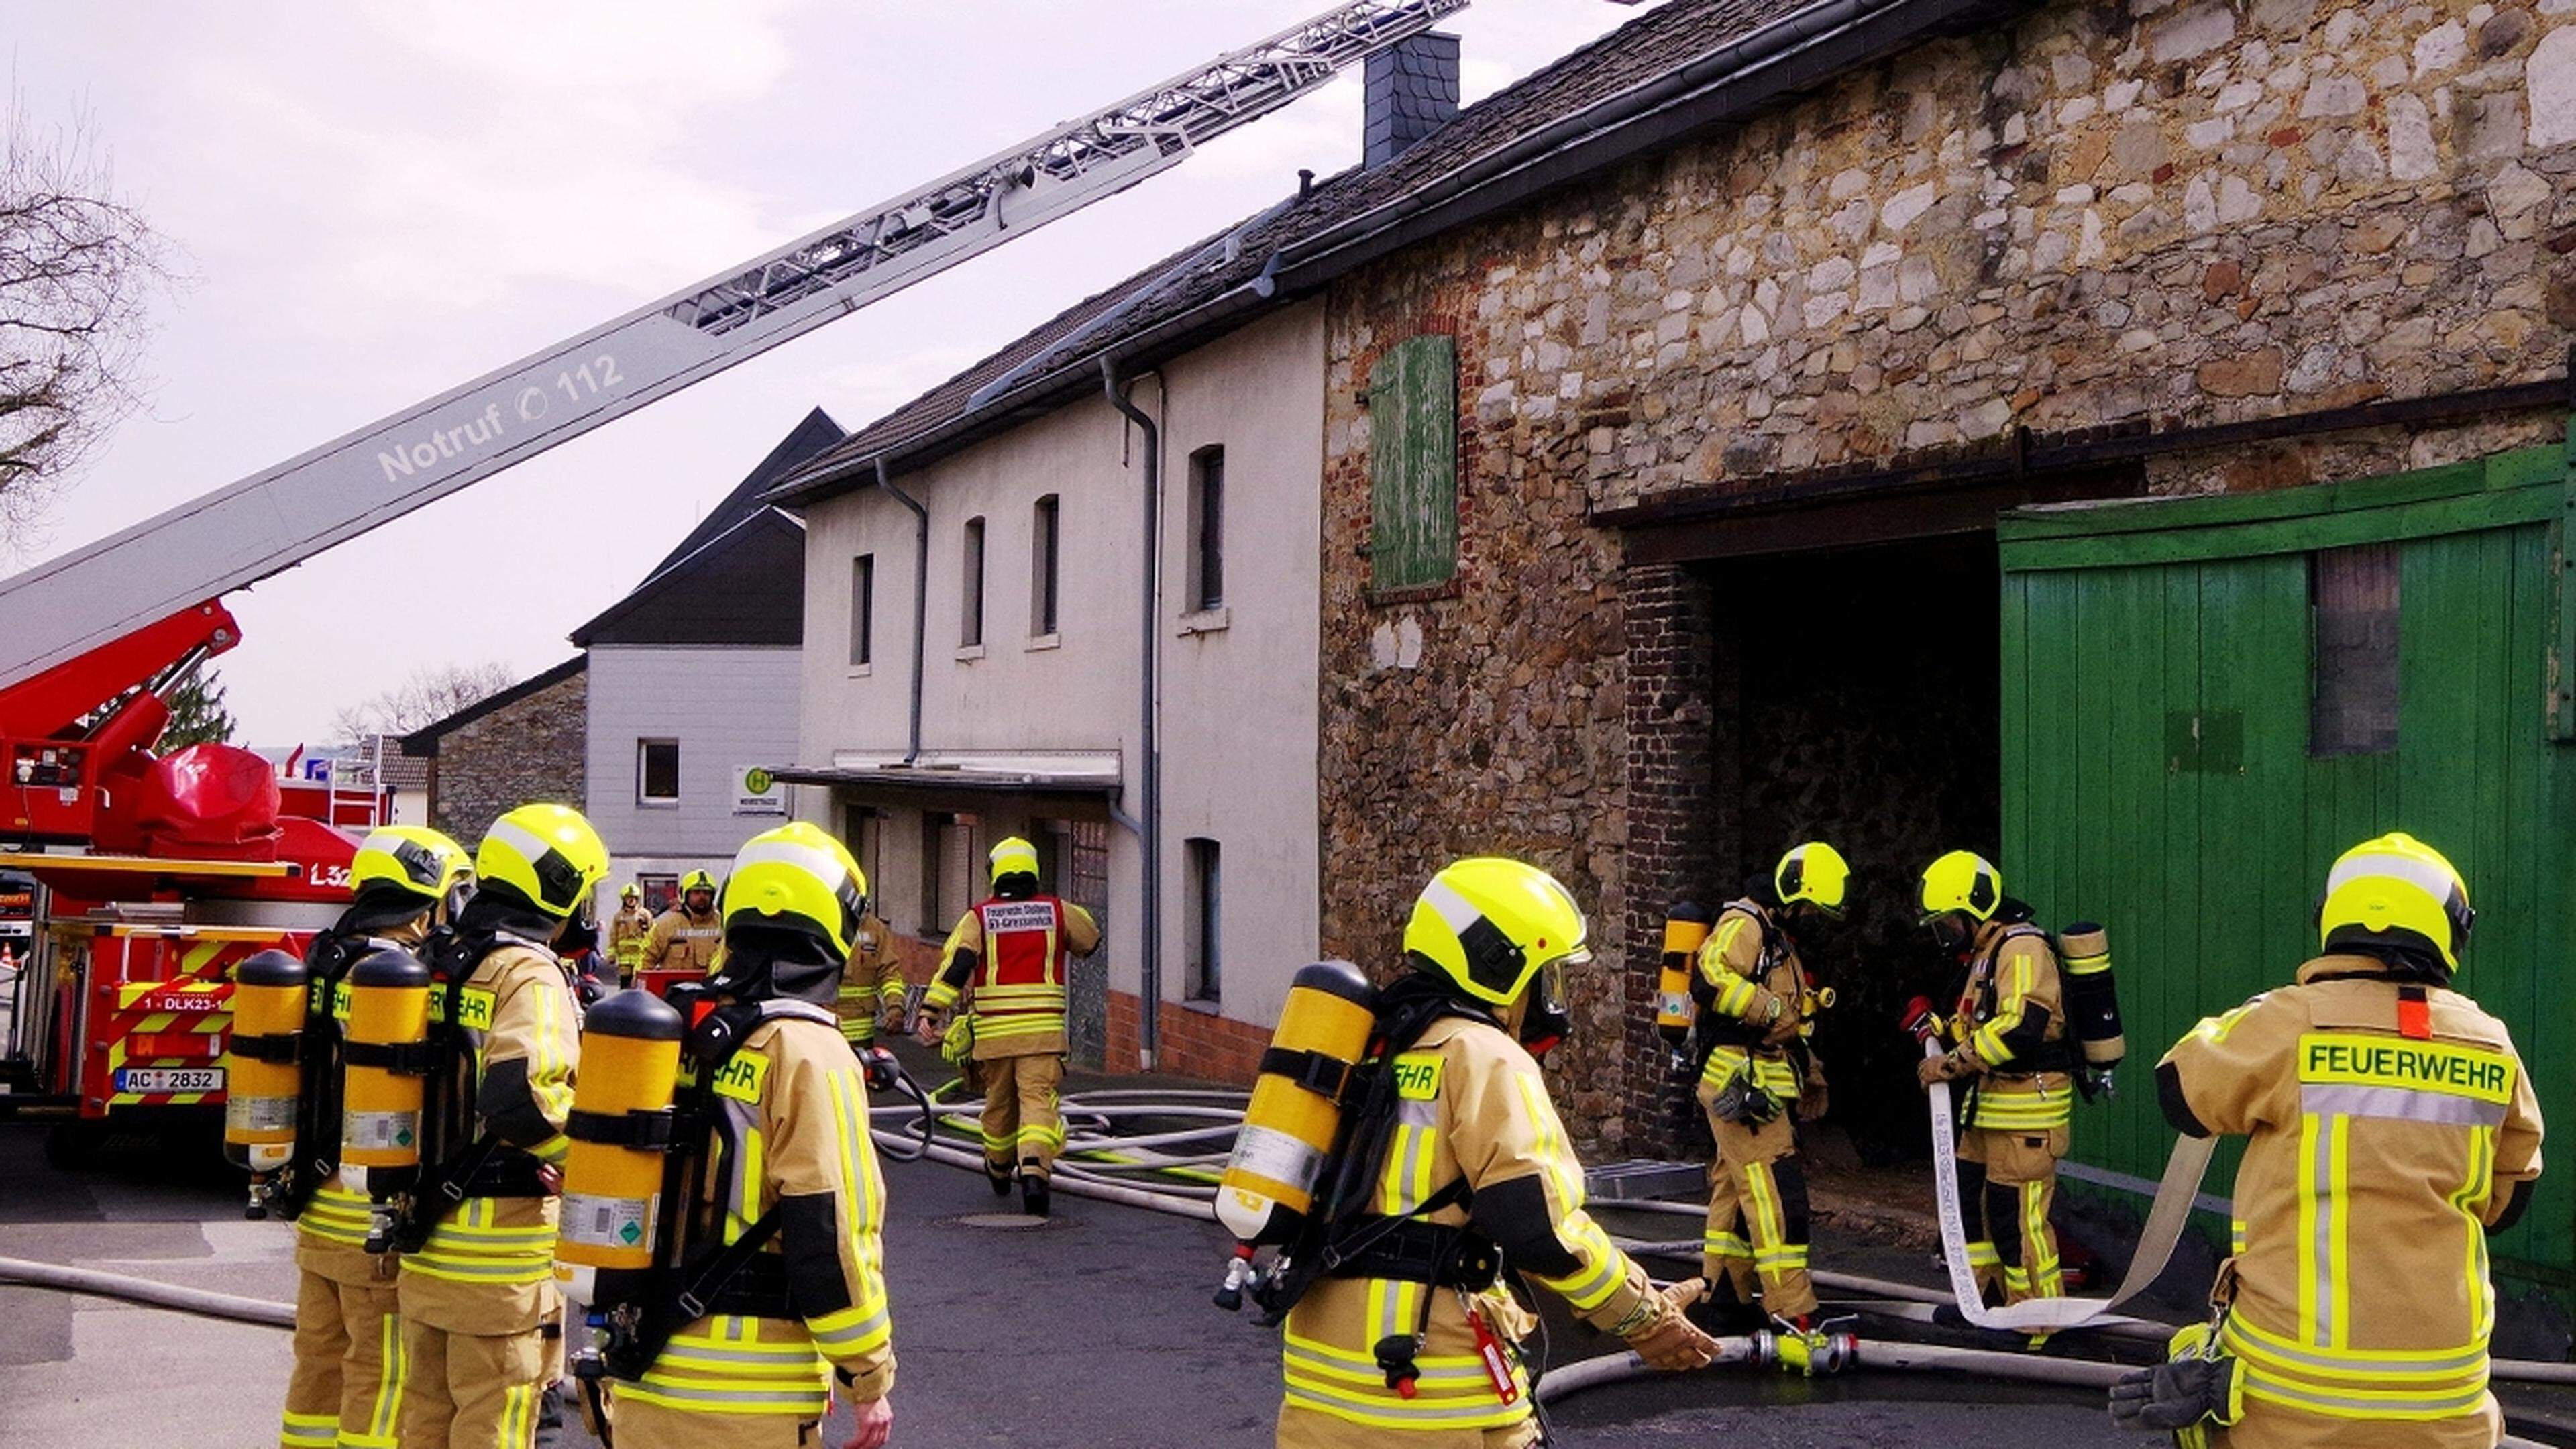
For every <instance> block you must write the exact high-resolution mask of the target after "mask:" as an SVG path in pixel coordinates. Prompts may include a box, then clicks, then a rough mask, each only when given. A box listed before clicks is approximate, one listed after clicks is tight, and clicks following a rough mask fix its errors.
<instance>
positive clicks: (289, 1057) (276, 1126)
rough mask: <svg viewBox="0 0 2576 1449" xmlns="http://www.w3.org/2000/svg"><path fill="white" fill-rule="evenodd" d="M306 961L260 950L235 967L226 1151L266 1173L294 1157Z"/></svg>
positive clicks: (227, 1054) (226, 1064)
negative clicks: (297, 1062)
mask: <svg viewBox="0 0 2576 1449" xmlns="http://www.w3.org/2000/svg"><path fill="white" fill-rule="evenodd" d="M304 981H305V976H304V963H303V962H301V961H298V960H296V959H295V958H294V957H293V956H290V955H288V954H287V953H286V952H284V951H262V952H259V953H258V954H256V955H254V956H251V957H249V958H248V959H246V960H244V961H243V962H242V963H241V964H240V965H239V966H236V967H234V968H233V1000H232V1011H233V1025H232V1040H231V1043H230V1044H229V1046H228V1047H227V1048H226V1050H225V1056H224V1068H225V1074H224V1093H225V1096H224V1155H225V1156H227V1157H229V1158H231V1159H232V1161H233V1165H234V1166H236V1167H245V1168H248V1169H250V1171H251V1172H252V1173H253V1174H255V1175H258V1176H262V1177H265V1176H266V1175H267V1174H269V1173H272V1172H275V1171H276V1170H277V1169H279V1168H281V1167H284V1166H285V1165H286V1164H287V1162H288V1161H289V1160H290V1159H292V1158H293V1157H294V1156H295V1105H296V1100H297V1098H298V1096H299V1095H300V1094H301V1088H302V1078H303V1073H302V1071H301V1070H300V1069H299V1068H298V1067H297V1065H296V1052H297V1050H298V1044H299V1043H300V1042H301V1040H302V1039H303V1035H304Z"/></svg>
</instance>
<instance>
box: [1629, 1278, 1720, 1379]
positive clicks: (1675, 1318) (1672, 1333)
mask: <svg viewBox="0 0 2576 1449" xmlns="http://www.w3.org/2000/svg"><path fill="white" fill-rule="evenodd" d="M1686 1286H1687V1285H1683V1284H1676V1285H1674V1286H1673V1287H1671V1288H1663V1289H1658V1290H1656V1293H1655V1297H1654V1298H1653V1300H1652V1301H1651V1303H1650V1304H1649V1305H1648V1311H1647V1312H1646V1313H1645V1314H1644V1315H1643V1317H1642V1321H1641V1322H1640V1323H1639V1325H1638V1326H1637V1327H1635V1328H1632V1329H1629V1330H1628V1331H1627V1332H1626V1333H1624V1334H1622V1335H1620V1336H1621V1337H1622V1338H1624V1339H1626V1340H1627V1343H1628V1347H1629V1348H1631V1349H1633V1350H1634V1351H1635V1352H1636V1355H1637V1357H1638V1358H1640V1359H1643V1360H1645V1364H1646V1367H1648V1368H1652V1369H1663V1370H1665V1371H1667V1372H1671V1371H1674V1370H1679V1369H1695V1368H1706V1367H1708V1365H1709V1364H1710V1363H1711V1362H1713V1361H1715V1359H1716V1358H1717V1340H1716V1339H1713V1338H1711V1337H1709V1336H1708V1335H1707V1334H1705V1333H1702V1332H1701V1331H1700V1330H1699V1328H1698V1327H1697V1326H1696V1325H1694V1324H1693V1323H1692V1322H1691V1321H1690V1320H1689V1319H1687V1318H1685V1317H1683V1316H1682V1309H1683V1308H1684V1307H1686V1306H1688V1305H1689V1304H1690V1303H1692V1302H1695V1301H1697V1299H1696V1295H1693V1296H1690V1297H1685V1296H1683V1294H1684V1290H1685V1288H1686ZM1702 1288H1703V1291H1704V1289H1705V1285H1702Z"/></svg>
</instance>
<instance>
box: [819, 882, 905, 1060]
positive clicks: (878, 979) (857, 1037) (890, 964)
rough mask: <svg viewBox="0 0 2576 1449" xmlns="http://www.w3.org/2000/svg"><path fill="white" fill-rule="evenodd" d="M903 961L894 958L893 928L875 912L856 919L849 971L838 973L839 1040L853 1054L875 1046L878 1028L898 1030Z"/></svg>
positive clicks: (836, 1005)
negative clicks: (857, 921) (856, 931)
mask: <svg viewBox="0 0 2576 1449" xmlns="http://www.w3.org/2000/svg"><path fill="white" fill-rule="evenodd" d="M903 993H904V979H903V962H902V960H901V958H900V957H898V956H897V955H896V952H895V947H894V928H893V927H891V926H889V925H887V924H886V923H885V918H884V917H882V916H880V915H878V914H877V913H876V912H874V911H869V912H868V913H867V914H865V915H862V916H861V917H859V927H858V933H857V935H856V936H855V937H853V939H852V941H851V944H850V965H849V969H848V970H846V971H844V972H842V973H841V995H840V1000H839V1001H837V1002H835V1003H834V1005H835V1007H836V1008H837V1010H838V1011H839V1013H840V1017H841V1039H842V1040H843V1041H846V1042H848V1043H849V1044H850V1049H851V1050H852V1051H857V1050H859V1049H860V1048H863V1047H871V1046H874V1045H876V1040H877V1029H878V1028H879V1027H880V1026H882V1027H884V1028H885V1029H886V1030H888V1031H895V1030H899V1029H900V1028H901V1024H902V1016H903Z"/></svg>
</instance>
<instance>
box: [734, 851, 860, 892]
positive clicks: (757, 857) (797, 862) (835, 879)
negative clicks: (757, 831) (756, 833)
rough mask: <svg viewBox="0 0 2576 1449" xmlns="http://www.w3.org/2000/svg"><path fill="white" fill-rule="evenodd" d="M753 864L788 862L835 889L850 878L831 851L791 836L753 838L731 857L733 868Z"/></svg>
mask: <svg viewBox="0 0 2576 1449" xmlns="http://www.w3.org/2000/svg"><path fill="white" fill-rule="evenodd" d="M755 865H792V866H795V867H796V868H797V869H799V870H801V871H803V872H805V873H806V874H807V875H810V876H812V877H814V878H815V879H816V880H819V881H821V882H822V883H823V884H824V885H825V886H826V887H828V888H829V889H832V890H835V891H837V890H839V889H841V887H843V886H845V885H847V884H849V881H850V873H849V871H848V870H847V869H846V868H844V867H843V866H842V864H841V862H840V860H839V858H838V857H836V856H834V855H833V854H832V852H830V851H828V850H817V849H815V848H814V847H813V846H810V845H798V844H797V843H796V842H794V841H792V840H755V841H753V842H751V843H750V844H748V845H746V846H744V847H743V848H742V850H741V853H739V854H737V855H736V856H734V858H733V868H734V869H735V870H736V871H740V870H742V869H744V868H745V867H747V866H755Z"/></svg>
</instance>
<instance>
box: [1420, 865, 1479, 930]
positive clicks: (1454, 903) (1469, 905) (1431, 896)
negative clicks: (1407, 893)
mask: <svg viewBox="0 0 2576 1449" xmlns="http://www.w3.org/2000/svg"><path fill="white" fill-rule="evenodd" d="M1422 903H1423V904H1424V905H1427V906H1429V907H1430V908H1431V909H1432V910H1434V911H1436V912H1438V913H1439V916H1440V921H1441V924H1443V925H1445V926H1447V927H1448V928H1449V930H1450V932H1451V934H1453V935H1458V936H1464V935H1466V934H1467V929H1468V928H1469V927H1471V926H1473V925H1475V924H1476V923H1477V922H1478V921H1481V920H1483V919H1484V918H1485V913H1484V912H1483V911H1480V910H1478V909H1476V906H1475V903H1474V902H1472V901H1469V900H1468V899H1467V898H1466V897H1465V896H1463V895H1460V894H1459V893H1458V888H1457V887H1456V886H1453V885H1451V884H1449V883H1448V882H1447V881H1445V880H1441V879H1438V878H1437V877H1434V878H1433V880H1432V882H1431V884H1429V885H1427V886H1424V887H1423V888H1422Z"/></svg>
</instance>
